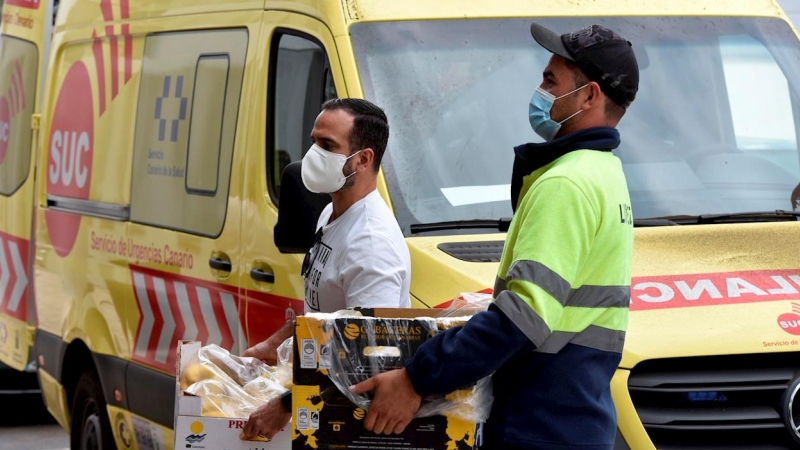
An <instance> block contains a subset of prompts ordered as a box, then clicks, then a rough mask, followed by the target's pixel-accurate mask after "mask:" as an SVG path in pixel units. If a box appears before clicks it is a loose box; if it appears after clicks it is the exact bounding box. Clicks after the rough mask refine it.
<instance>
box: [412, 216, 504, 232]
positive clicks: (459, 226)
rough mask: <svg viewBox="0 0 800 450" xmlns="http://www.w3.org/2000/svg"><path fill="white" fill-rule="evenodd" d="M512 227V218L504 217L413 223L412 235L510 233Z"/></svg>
mask: <svg viewBox="0 0 800 450" xmlns="http://www.w3.org/2000/svg"><path fill="white" fill-rule="evenodd" d="M509 225H511V218H510V217H503V218H502V219H500V220H490V219H476V220H453V221H449V222H433V223H412V224H411V234H418V233H427V232H431V231H445V230H468V229H484V230H485V229H489V230H497V231H500V232H503V233H504V232H506V231H508V227H509Z"/></svg>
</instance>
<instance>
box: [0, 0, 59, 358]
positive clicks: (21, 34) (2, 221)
mask: <svg viewBox="0 0 800 450" xmlns="http://www.w3.org/2000/svg"><path fill="white" fill-rule="evenodd" d="M51 15H52V5H51V2H49V1H45V0H6V1H5V2H4V4H3V10H2V26H0V362H2V363H5V364H6V365H8V366H10V367H12V368H14V369H18V370H23V369H25V368H26V366H27V365H28V362H29V361H28V360H29V356H28V355H29V349H30V345H31V343H32V339H31V338H32V333H28V326H29V325H31V326H34V325H35V324H36V318H35V313H34V312H33V302H32V301H31V299H32V294H33V289H32V287H31V283H30V278H31V271H30V262H31V257H30V254H31V253H30V252H31V251H32V245H31V226H32V217H33V216H32V214H33V199H34V173H35V168H34V164H33V163H32V161H34V157H35V151H36V142H37V134H36V133H37V130H32V126H31V125H32V115H33V114H35V113H38V112H39V111H40V108H39V97H40V95H39V86H40V85H41V79H42V73H43V70H41V68H42V67H43V64H44V62H45V61H46V58H47V54H46V52H47V45H46V43H47V42H48V41H49V37H46V35H48V36H49V33H50V31H51V29H52V21H51ZM35 126H36V127H38V121H37V123H36V124H35Z"/></svg>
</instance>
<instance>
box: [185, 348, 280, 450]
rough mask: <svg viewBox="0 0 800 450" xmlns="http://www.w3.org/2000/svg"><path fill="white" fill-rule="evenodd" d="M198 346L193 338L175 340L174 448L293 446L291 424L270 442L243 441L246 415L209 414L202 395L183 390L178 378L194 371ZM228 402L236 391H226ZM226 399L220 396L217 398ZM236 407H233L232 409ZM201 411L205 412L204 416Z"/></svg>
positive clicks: (214, 449)
mask: <svg viewBox="0 0 800 450" xmlns="http://www.w3.org/2000/svg"><path fill="white" fill-rule="evenodd" d="M200 349H201V343H200V342H196V341H190V342H187V341H183V342H179V343H178V350H177V351H178V357H177V363H176V366H177V367H176V369H177V376H176V378H175V380H176V382H175V397H176V398H175V426H174V430H175V446H174V447H173V448H174V449H175V450H179V449H200V450H289V449H291V448H292V442H291V438H292V431H291V428H292V427H291V426H290V425H287V426H286V429H284V430H283V431H281V432H280V433H278V434H277V435H276V436H275V437H273V438H272V440H270V441H263V440H262V441H245V440H242V439H240V434H241V433H242V430H243V429H244V426H245V424H246V423H247V419H248V417H247V416H245V417H210V416H208V415H207V414H208V413H209V410H208V409H209V408H208V407H207V405H206V406H204V404H203V400H204V399H203V398H202V397H200V396H199V395H192V394H190V393H188V392H185V391H184V390H183V389H182V386H181V380H182V379H185V376H184V375H185V374H184V372H185V371H187V370H189V371H191V370H193V364H194V362H195V361H196V359H197V354H198V352H199V351H200ZM228 393H229V394H231V395H229V396H228V397H227V401H228V402H230V404H232V405H236V404H238V403H240V402H239V399H237V398H236V391H228ZM219 399H223V400H225V397H224V396H222V395H220V396H218V397H217V401H219ZM234 410H235V409H234ZM204 413H205V414H206V415H204Z"/></svg>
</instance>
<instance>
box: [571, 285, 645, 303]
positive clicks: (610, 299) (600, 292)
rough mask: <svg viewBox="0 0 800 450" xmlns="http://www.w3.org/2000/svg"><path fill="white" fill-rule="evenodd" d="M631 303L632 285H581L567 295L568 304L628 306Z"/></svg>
mask: <svg viewBox="0 0 800 450" xmlns="http://www.w3.org/2000/svg"><path fill="white" fill-rule="evenodd" d="M630 303H631V287H630V286H581V287H579V288H578V289H573V290H572V292H570V294H569V297H567V305H569V306H580V307H584V308H613V307H620V308H622V307H625V308H627V307H628V305H630Z"/></svg>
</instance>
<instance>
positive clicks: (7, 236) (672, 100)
mask: <svg viewBox="0 0 800 450" xmlns="http://www.w3.org/2000/svg"><path fill="white" fill-rule="evenodd" d="M56 11H57V14H56ZM54 14H55V16H54ZM2 17H3V24H2V28H0V32H1V33H2V36H1V37H0V45H2V47H0V48H1V49H2V51H1V52H0V243H1V244H2V246H0V248H1V249H2V252H0V288H2V292H0V294H1V295H0V301H2V303H0V327H2V328H0V351H2V353H0V360H2V361H3V362H5V363H6V364H9V365H10V366H12V367H15V368H17V369H22V368H25V367H26V366H27V365H28V362H29V361H30V360H34V361H35V363H36V366H37V367H38V375H39V381H40V384H41V388H42V391H43V395H44V398H45V402H46V404H47V407H48V409H49V411H50V412H51V413H52V414H53V416H54V417H55V418H56V419H57V420H58V422H59V423H60V424H61V425H62V426H63V427H64V428H65V429H66V430H68V431H69V432H70V433H71V436H72V437H71V438H72V447H73V448H81V449H83V448H114V447H115V446H116V447H117V448H122V449H133V448H137V449H172V448H178V447H180V448H183V447H184V445H186V446H191V445H192V443H191V442H189V441H187V440H186V438H187V437H186V436H173V433H172V431H171V428H172V425H173V412H174V410H173V407H174V396H175V380H174V371H175V344H176V342H177V341H178V340H181V339H188V340H200V341H203V342H204V343H217V344H219V345H221V346H223V347H226V348H228V349H230V350H232V351H233V352H238V351H241V350H243V349H244V348H246V347H247V346H248V345H250V344H253V343H255V342H258V341H259V340H261V339H263V338H264V337H265V336H267V335H269V334H270V333H271V332H272V331H273V330H275V329H276V328H277V327H279V326H280V325H282V324H283V323H284V322H285V321H286V320H287V319H291V318H292V317H294V315H295V314H297V313H298V312H301V311H302V310H303V289H302V279H301V276H300V266H301V263H302V256H303V255H302V253H282V252H281V249H282V250H284V251H292V249H291V246H287V245H282V244H281V242H278V243H277V244H276V242H275V239H274V237H275V236H274V231H273V230H274V227H275V225H276V223H277V217H278V211H279V208H278V205H279V203H280V199H281V198H282V197H284V196H285V194H286V193H287V191H286V190H284V191H282V190H281V184H282V183H281V176H280V175H281V174H282V172H283V169H284V168H285V167H286V166H287V165H289V164H290V163H292V162H295V161H299V160H300V159H301V158H302V156H303V154H304V152H305V150H306V149H307V148H308V147H309V146H310V141H309V134H310V130H311V127H312V124H313V120H314V118H315V116H316V115H317V113H318V110H319V107H320V105H321V103H322V102H324V101H325V100H326V99H329V98H333V97H363V98H367V99H370V100H372V101H374V102H376V103H378V104H379V105H381V106H382V107H384V108H385V110H386V113H387V115H388V117H389V120H390V125H391V138H390V142H389V150H388V151H387V154H386V157H385V159H384V164H383V168H382V171H381V177H380V180H379V190H380V193H381V195H382V196H383V197H384V199H385V200H386V201H387V203H389V204H390V205H391V206H392V208H393V210H394V212H395V215H396V217H397V220H398V222H399V223H400V226H401V228H402V229H403V231H404V233H405V234H406V236H407V243H408V246H409V249H410V252H411V255H412V265H413V268H412V269H413V274H414V275H413V278H412V285H411V294H412V295H413V301H414V304H415V306H422V307H441V306H446V305H447V303H448V301H449V300H450V299H452V298H453V297H455V296H456V295H458V294H459V293H461V292H477V291H486V290H487V289H490V287H491V286H492V285H493V282H494V278H495V273H496V270H497V262H498V259H499V256H500V252H501V251H502V246H503V238H504V234H503V229H504V227H505V226H506V225H507V220H504V219H503V218H506V217H509V216H510V215H511V204H510V198H509V197H510V194H509V180H510V174H511V166H512V161H513V153H512V147H513V146H515V145H518V144H520V143H524V142H529V141H532V140H536V139H537V138H536V137H535V136H534V134H533V132H532V131H531V129H530V127H529V125H528V121H527V118H526V110H527V102H528V99H529V98H530V95H531V93H532V92H533V90H534V89H535V87H536V86H537V85H538V84H539V82H540V79H541V75H540V71H541V69H542V68H543V67H544V66H545V64H546V61H547V60H548V58H549V54H548V53H547V52H546V51H545V50H543V49H541V48H539V47H538V46H537V45H535V43H534V42H533V41H532V39H531V38H530V34H529V32H528V27H529V25H530V22H531V21H532V20H536V21H537V22H539V23H541V24H543V25H545V26H547V27H548V28H551V29H553V30H556V31H559V32H566V31H569V30H574V29H577V28H580V27H583V26H585V25H588V24H591V23H600V24H603V25H605V26H607V27H609V28H612V29H614V30H617V31H619V32H620V34H622V35H623V36H625V37H626V38H628V39H629V40H631V41H632V42H634V45H635V50H636V52H637V56H638V58H639V61H640V65H641V85H640V92H639V95H638V98H637V100H636V102H634V104H633V106H632V107H631V108H630V110H629V111H628V113H627V115H626V117H625V118H624V119H623V121H622V123H621V125H620V131H621V133H622V140H623V144H622V146H621V147H620V148H619V149H618V150H617V151H616V154H617V155H618V156H619V157H620V159H621V160H622V162H623V166H624V169H625V173H626V176H627V178H628V183H629V186H630V191H631V198H632V202H633V204H632V206H633V217H630V215H629V214H628V212H627V211H620V220H621V221H632V222H633V225H634V226H636V230H635V236H636V237H635V239H636V241H635V255H634V279H633V285H632V292H631V311H632V312H631V316H630V326H629V332H628V336H627V341H626V347H625V352H624V355H623V360H622V364H621V366H620V369H619V371H618V373H617V375H616V377H615V378H614V380H613V386H612V387H613V394H614V399H615V403H616V406H617V412H618V416H619V429H618V439H617V446H616V448H617V449H620V450H621V449H628V448H630V449H653V448H661V449H663V448H670V449H678V448H693V449H696V448H706V447H708V448H711V447H713V448H753V449H756V448H758V449H763V448H767V447H769V448H798V447H800V433H799V432H798V425H800V420H798V419H800V417H798V414H800V413H798V411H800V405H798V404H797V402H798V401H800V400H798V396H797V393H798V391H800V381H798V374H800V224H798V223H796V222H797V213H796V212H795V208H796V207H798V201H799V200H798V198H799V197H800V187H798V184H799V183H798V182H800V162H799V160H798V136H800V75H799V74H800V41H798V37H797V34H796V33H795V31H794V29H793V28H792V27H791V25H790V24H789V23H788V22H787V20H786V17H785V15H784V14H783V12H782V11H781V9H780V8H779V7H778V5H777V4H776V3H775V2H774V1H773V0H713V1H712V0H649V1H646V2H642V1H638V0H594V1H575V0H551V1H548V2H532V1H522V0H519V1H504V2H487V1H479V0H468V1H464V0H439V1H435V2H431V1H424V0H406V1H403V2H388V1H385V0H339V1H337V0H297V1H277V0H275V1H273V0H238V1H224V2H221V1H217V0H158V1H156V0H151V1H131V0H96V1H86V0H62V1H61V2H60V3H58V2H56V3H55V4H54V3H53V2H52V0H50V1H46V0H6V1H5V5H4V8H3V15H2ZM52 20H54V21H55V22H54V27H53V28H52V37H51V35H50V25H51V21H52ZM43 73H44V74H46V75H44V76H42V75H41V74H43ZM287 186H288V185H287ZM281 206H282V207H283V208H284V209H285V208H286V207H287V205H285V204H282V205H281ZM295 206H296V205H295ZM300 225H302V224H298V230H299V229H301V228H302V227H301V226H300ZM301 237H302V236H301ZM279 241H280V239H279ZM34 328H35V330H36V332H35V335H34V333H33V332H31V331H29V330H33V329H34ZM2 330H7V331H6V332H4V331H2ZM6 333H8V334H7V335H6ZM16 336H19V342H18V344H17V342H16V341H15V340H14V339H16ZM30 345H33V346H34V347H33V349H32V350H31V352H32V353H31V354H30V355H29V354H28V351H29V350H28V348H29V346H30ZM192 439H195V437H193V438H192ZM195 445H201V444H196V443H195Z"/></svg>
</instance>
